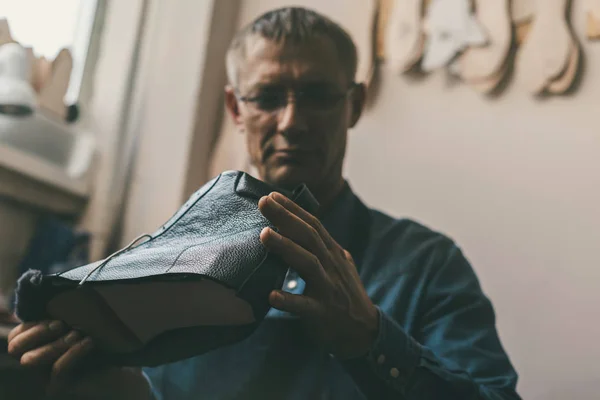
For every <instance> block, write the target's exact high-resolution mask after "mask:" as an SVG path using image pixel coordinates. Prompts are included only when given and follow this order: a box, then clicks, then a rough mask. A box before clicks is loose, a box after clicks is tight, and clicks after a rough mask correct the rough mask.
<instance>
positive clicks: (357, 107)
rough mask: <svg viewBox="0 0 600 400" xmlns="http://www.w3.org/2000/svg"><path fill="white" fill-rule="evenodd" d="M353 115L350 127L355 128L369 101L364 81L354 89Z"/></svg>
mask: <svg viewBox="0 0 600 400" xmlns="http://www.w3.org/2000/svg"><path fill="white" fill-rule="evenodd" d="M351 101H352V115H351V116H350V118H351V119H350V128H354V127H355V126H356V124H357V123H358V121H359V120H360V117H361V115H362V112H363V110H364V108H365V104H366V102H367V86H366V85H365V84H364V83H359V84H357V85H356V87H355V88H354V89H353V90H352V97H351Z"/></svg>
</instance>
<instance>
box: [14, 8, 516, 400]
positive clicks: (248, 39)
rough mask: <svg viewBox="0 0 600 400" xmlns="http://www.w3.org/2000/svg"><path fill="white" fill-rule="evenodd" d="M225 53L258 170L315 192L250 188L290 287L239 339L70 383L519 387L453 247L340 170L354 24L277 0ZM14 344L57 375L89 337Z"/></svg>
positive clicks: (220, 391)
mask: <svg viewBox="0 0 600 400" xmlns="http://www.w3.org/2000/svg"><path fill="white" fill-rule="evenodd" d="M227 67H228V75H229V80H230V86H228V88H227V91H226V100H227V108H228V110H229V112H230V113H231V116H232V117H233V119H234V121H235V123H236V125H237V127H238V129H239V131H240V132H242V133H243V134H244V135H245V136H246V139H247V147H248V152H249V155H250V158H251V160H252V163H253V165H254V166H255V167H256V169H257V171H258V174H259V175H260V177H261V178H262V179H263V180H265V181H267V182H270V183H272V184H274V185H278V186H280V187H288V188H290V187H294V186H296V185H297V184H299V183H301V182H305V183H306V184H307V185H308V186H309V188H310V189H311V191H312V192H313V193H314V195H315V197H316V198H317V199H318V200H319V201H320V203H321V205H322V209H321V211H320V213H319V215H317V216H312V215H309V214H308V213H306V212H304V211H303V210H302V209H300V208H299V207H297V206H295V204H294V203H292V202H291V201H289V200H288V199H286V198H284V197H283V196H281V195H276V194H272V195H270V196H267V197H265V198H263V199H261V201H260V203H259V207H260V209H261V211H262V213H263V214H264V215H265V216H266V217H267V218H268V219H269V220H271V222H272V223H273V224H274V225H275V226H276V227H277V228H278V233H276V232H275V231H273V230H269V229H267V230H265V231H263V232H262V233H261V237H260V239H261V240H262V242H263V243H264V245H265V246H267V247H268V248H269V249H270V250H271V251H273V252H275V253H278V254H279V255H281V256H282V257H283V259H284V260H285V261H286V262H287V263H288V264H289V266H290V267H291V271H293V272H290V273H289V274H288V277H287V278H286V282H285V286H284V289H285V290H284V291H275V292H273V293H271V295H270V301H271V304H272V305H273V309H272V311H271V312H270V313H269V315H268V317H267V319H266V320H265V321H264V322H263V323H262V324H261V326H260V327H259V329H258V330H257V331H256V332H255V333H254V334H253V335H252V336H251V337H250V338H248V339H247V340H245V341H243V342H240V343H237V344H235V345H232V346H228V347H226V348H222V349H218V350H215V351H213V352H210V353H208V354H205V355H203V356H199V357H195V358H192V359H188V360H185V361H182V362H178V363H174V364H170V365H165V366H161V367H158V368H153V369H146V370H145V371H144V374H143V375H142V374H140V373H139V372H136V371H132V370H119V369H112V370H109V371H102V372H98V373H96V374H92V375H91V376H90V377H88V378H85V379H82V381H81V382H80V383H79V384H77V385H75V386H73V387H75V388H77V387H84V388H86V389H85V390H88V393H94V391H95V393H104V394H105V395H106V396H110V398H119V397H121V398H125V397H128V398H136V396H137V398H144V397H145V396H149V391H150V389H149V385H148V382H149V383H150V387H151V391H152V392H153V396H154V397H156V398H159V399H181V400H187V399H199V398H206V399H316V398H327V399H365V398H369V399H415V400H417V399H423V400H430V399H444V400H448V399H460V400H466V399H471V400H475V399H481V400H484V399H485V400H492V399H493V400H509V399H511V400H514V399H519V396H518V395H517V393H516V391H515V386H516V383H517V374H516V372H515V371H514V369H513V367H512V366H511V363H510V361H509V360H508V358H507V356H506V354H505V353H504V351H503V349H502V346H501V344H500V341H499V339H498V336H497V333H496V329H495V317H494V311H493V308H492V305H491V303H490V301H489V300H488V299H487V298H486V297H485V295H484V294H483V293H482V291H481V288H480V286H479V283H478V280H477V278H476V276H475V274H474V272H473V270H472V268H471V267H470V265H469V263H468V262H467V260H466V259H465V257H464V256H463V254H462V253H461V251H460V249H459V248H458V247H457V246H456V244H454V243H453V242H452V241H451V240H450V239H448V238H446V237H444V236H443V235H441V234H439V233H436V232H433V231H431V230H429V229H427V228H425V227H423V226H421V225H419V224H417V223H415V222H413V221H410V220H405V219H404V220H395V219H393V218H390V217H388V216H386V215H384V214H382V213H380V212H377V211H375V210H371V209H368V208H367V207H365V206H364V205H363V203H361V201H360V200H359V199H358V198H357V197H356V195H355V194H354V193H353V192H352V190H351V188H350V186H349V185H348V183H347V182H346V181H345V180H344V178H343V177H342V164H343V161H344V154H345V149H346V140H347V131H348V130H349V129H350V128H352V127H354V125H355V124H356V123H357V122H358V120H359V118H360V116H361V111H362V108H363V104H364V102H365V88H364V86H363V85H361V84H357V83H355V82H354V76H355V73H356V67H357V52H356V48H355V46H354V44H353V42H352V40H351V38H350V37H349V35H348V34H347V33H346V32H345V31H344V30H343V29H341V28H340V27H339V26H338V25H336V24H335V23H333V22H331V21H330V20H328V19H326V18H325V17H323V16H321V15H319V14H317V13H315V12H312V11H309V10H306V9H302V8H285V9H278V10H275V11H272V12H269V13H267V14H265V15H262V16H261V17H259V18H258V19H257V20H255V21H254V22H253V23H252V24H250V25H249V26H248V27H246V28H244V29H243V30H242V31H241V32H239V34H238V35H237V36H236V38H235V39H234V41H233V43H232V45H231V48H230V50H229V53H228V58H227ZM65 334H66V335H67V336H63V335H65ZM69 335H71V336H69ZM10 347H11V351H12V353H13V354H15V355H18V356H21V362H22V363H24V364H29V365H40V364H53V366H54V367H53V371H54V373H55V375H56V378H57V379H56V380H55V382H60V381H61V379H60V377H61V375H62V376H63V377H64V376H69V371H71V370H72V369H73V366H77V365H80V363H81V362H82V359H85V358H86V355H89V353H90V352H91V351H92V349H93V343H92V342H91V341H90V340H89V339H83V338H82V337H80V336H77V333H73V332H71V333H67V327H65V326H63V325H62V324H61V323H59V322H54V323H52V324H50V323H49V322H43V323H40V324H34V325H33V326H32V325H21V326H19V327H17V328H16V329H15V331H14V332H13V334H12V335H11V340H10ZM63 381H64V378H63ZM110 385H112V386H113V388H111V389H107V387H109V386H110ZM79 390H83V389H79ZM126 390H128V391H129V392H128V393H127V395H125V394H124V393H125V391H126ZM108 393H110V394H108Z"/></svg>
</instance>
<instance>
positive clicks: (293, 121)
mask: <svg viewBox="0 0 600 400" xmlns="http://www.w3.org/2000/svg"><path fill="white" fill-rule="evenodd" d="M291 97H292V96H290V98H289V99H288V101H287V103H286V105H285V107H284V108H283V109H281V110H280V112H279V124H278V130H279V131H280V132H284V133H286V134H295V133H304V132H306V130H307V129H308V126H307V124H306V118H305V117H304V113H303V112H302V110H300V109H299V107H298V103H297V101H296V99H294V98H291Z"/></svg>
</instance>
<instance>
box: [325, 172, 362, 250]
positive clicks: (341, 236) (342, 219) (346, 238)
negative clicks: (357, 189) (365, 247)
mask: <svg viewBox="0 0 600 400" xmlns="http://www.w3.org/2000/svg"><path fill="white" fill-rule="evenodd" d="M356 200H357V197H356V196H355V194H354V192H353V191H352V189H351V188H350V185H349V184H348V182H345V183H344V187H343V188H342V190H341V192H340V194H338V196H337V197H336V199H335V200H334V201H333V203H332V205H331V207H330V208H329V210H328V211H327V213H325V214H324V215H323V217H322V218H321V222H322V224H323V226H324V227H325V229H327V231H328V232H329V234H330V235H331V236H332V237H333V239H334V240H335V241H336V242H338V244H339V245H340V246H342V247H343V248H345V249H347V248H349V247H350V245H351V241H352V235H353V232H352V224H351V223H352V221H353V220H354V218H353V214H354V212H355V208H356Z"/></svg>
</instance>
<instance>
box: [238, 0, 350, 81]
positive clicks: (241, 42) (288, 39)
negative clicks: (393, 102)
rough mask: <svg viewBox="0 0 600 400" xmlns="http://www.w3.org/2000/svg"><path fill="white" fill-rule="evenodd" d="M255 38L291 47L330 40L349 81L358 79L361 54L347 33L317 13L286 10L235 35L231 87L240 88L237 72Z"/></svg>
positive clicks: (295, 9) (257, 20)
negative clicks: (321, 39) (359, 56)
mask: <svg viewBox="0 0 600 400" xmlns="http://www.w3.org/2000/svg"><path fill="white" fill-rule="evenodd" d="M324 1H325V0H324ZM255 35H256V36H259V37H262V38H264V39H268V40H273V41H275V42H282V43H291V44H301V43H306V42H308V41H310V40H312V39H314V38H315V37H327V38H329V39H331V40H332V42H333V43H334V45H335V47H336V48H337V51H338V54H339V57H340V61H341V62H342V65H343V67H344V69H345V73H346V74H347V76H348V78H349V79H350V80H354V78H355V75H356V69H357V65H358V52H357V50H356V45H355V44H354V41H353V40H352V37H351V36H350V35H349V34H348V32H346V31H345V30H344V28H342V27H341V26H339V25H338V24H336V23H335V22H333V21H332V20H330V19H329V18H327V17H325V16H323V15H321V14H319V13H317V12H316V11H313V10H309V9H306V8H302V7H284V8H279V9H275V10H272V11H269V12H267V13H265V14H263V15H261V16H259V17H258V18H256V19H255V20H254V21H252V22H251V23H250V24H248V25H247V26H245V27H244V28H242V29H241V30H240V31H239V32H238V33H237V34H236V35H235V37H234V38H233V40H232V42H231V44H230V46H229V49H228V51H227V60H226V62H227V77H228V79H229V83H231V84H232V85H236V84H237V75H238V68H239V65H240V63H241V62H243V60H244V57H245V56H246V41H247V40H248V38H250V37H252V36H255Z"/></svg>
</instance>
